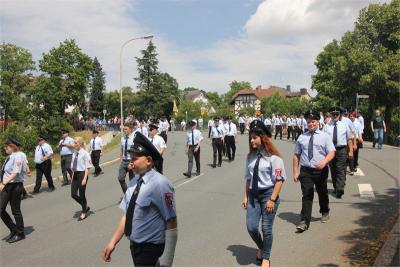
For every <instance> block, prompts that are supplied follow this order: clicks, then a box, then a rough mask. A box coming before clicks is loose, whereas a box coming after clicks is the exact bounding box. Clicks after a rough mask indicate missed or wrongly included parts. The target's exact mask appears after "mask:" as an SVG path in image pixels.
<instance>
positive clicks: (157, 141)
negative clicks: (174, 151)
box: [148, 123, 167, 174]
mask: <svg viewBox="0 0 400 267" xmlns="http://www.w3.org/2000/svg"><path fill="white" fill-rule="evenodd" d="M149 130H150V134H149V137H148V138H149V140H150V142H151V143H152V144H153V146H154V147H155V148H156V149H157V151H158V152H159V153H160V155H161V156H162V155H163V154H164V151H165V149H166V148H167V144H166V143H165V141H164V139H163V138H162V137H161V136H159V135H158V126H157V125H156V124H154V123H150V124H149ZM155 164H161V165H160V166H156V167H157V169H158V170H159V173H161V174H162V173H163V162H162V161H161V162H156V163H155Z"/></svg>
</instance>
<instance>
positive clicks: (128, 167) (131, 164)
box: [126, 163, 133, 171]
mask: <svg viewBox="0 0 400 267" xmlns="http://www.w3.org/2000/svg"><path fill="white" fill-rule="evenodd" d="M126 168H127V169H128V170H130V171H131V170H133V163H129V164H128V166H127V167H126Z"/></svg>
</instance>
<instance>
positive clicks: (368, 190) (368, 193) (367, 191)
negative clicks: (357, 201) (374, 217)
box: [358, 184, 375, 198]
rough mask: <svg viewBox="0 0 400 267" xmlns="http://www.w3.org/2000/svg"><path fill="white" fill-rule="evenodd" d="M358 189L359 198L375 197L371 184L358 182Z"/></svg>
mask: <svg viewBox="0 0 400 267" xmlns="http://www.w3.org/2000/svg"><path fill="white" fill-rule="evenodd" d="M358 190H359V191H360V197H361V198H375V194H374V190H373V189H372V186H371V184H358Z"/></svg>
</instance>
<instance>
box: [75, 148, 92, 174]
mask: <svg viewBox="0 0 400 267" xmlns="http://www.w3.org/2000/svg"><path fill="white" fill-rule="evenodd" d="M76 157H78V164H77V168H76V171H84V170H86V169H90V168H92V167H93V164H92V160H91V158H90V155H89V153H88V152H87V151H86V150H84V149H82V148H81V149H80V150H79V151H76V152H75V153H74V154H73V155H72V161H71V169H72V168H73V166H74V161H75V158H76Z"/></svg>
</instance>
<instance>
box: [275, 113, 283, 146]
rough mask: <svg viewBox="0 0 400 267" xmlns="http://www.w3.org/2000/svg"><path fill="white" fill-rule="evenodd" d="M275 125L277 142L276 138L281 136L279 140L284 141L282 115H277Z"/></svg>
mask: <svg viewBox="0 0 400 267" xmlns="http://www.w3.org/2000/svg"><path fill="white" fill-rule="evenodd" d="M273 124H274V125H275V137H274V139H275V140H276V137H277V136H278V134H279V138H280V139H281V140H282V119H281V117H280V115H276V117H275V119H274V121H273Z"/></svg>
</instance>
